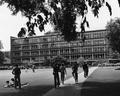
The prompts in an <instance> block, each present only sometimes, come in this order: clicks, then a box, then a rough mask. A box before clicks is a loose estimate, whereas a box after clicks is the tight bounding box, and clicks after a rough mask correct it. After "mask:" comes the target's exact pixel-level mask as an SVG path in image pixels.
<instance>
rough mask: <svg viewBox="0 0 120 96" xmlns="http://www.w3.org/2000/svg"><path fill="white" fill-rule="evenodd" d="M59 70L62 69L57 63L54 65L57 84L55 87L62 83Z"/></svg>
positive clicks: (55, 83) (55, 82)
mask: <svg viewBox="0 0 120 96" xmlns="http://www.w3.org/2000/svg"><path fill="white" fill-rule="evenodd" d="M59 70H60V68H59V65H58V64H55V65H54V66H53V75H54V85H55V88H57V87H59V85H60V79H59Z"/></svg>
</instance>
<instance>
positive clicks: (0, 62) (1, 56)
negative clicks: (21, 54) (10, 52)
mask: <svg viewBox="0 0 120 96" xmlns="http://www.w3.org/2000/svg"><path fill="white" fill-rule="evenodd" d="M3 61H4V54H3V52H1V51H0V65H2V64H3Z"/></svg>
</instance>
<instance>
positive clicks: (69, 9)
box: [0, 0, 120, 41]
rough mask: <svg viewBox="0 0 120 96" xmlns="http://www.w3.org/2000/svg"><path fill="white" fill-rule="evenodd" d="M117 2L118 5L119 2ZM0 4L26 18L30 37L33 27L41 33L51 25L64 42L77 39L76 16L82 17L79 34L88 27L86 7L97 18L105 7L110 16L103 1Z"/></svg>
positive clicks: (29, 0) (12, 1)
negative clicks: (59, 33) (46, 26)
mask: <svg viewBox="0 0 120 96" xmlns="http://www.w3.org/2000/svg"><path fill="white" fill-rule="evenodd" d="M118 2H119V4H120V1H119V0H118ZM0 3H1V4H4V3H7V4H8V7H9V8H10V10H11V11H12V14H13V15H16V14H17V13H18V12H21V13H22V15H23V16H25V17H27V18H28V22H27V23H26V25H27V31H28V33H29V34H30V36H31V35H32V34H33V35H34V34H35V31H34V28H35V27H38V28H39V30H40V31H41V32H42V31H44V25H45V24H47V23H51V24H52V25H54V29H55V30H59V32H61V35H62V36H64V39H65V40H66V41H72V40H76V39H77V35H78V34H77V32H76V22H75V21H76V17H77V16H78V15H79V16H81V17H82V22H81V24H80V28H81V34H83V33H84V32H85V25H87V27H89V23H88V21H87V18H86V15H87V13H88V7H90V8H91V9H92V12H93V14H94V16H97V17H98V15H99V9H100V8H101V7H103V6H107V7H108V9H109V12H110V15H112V11H111V6H110V5H109V4H108V2H106V1H105V0H0ZM23 34H24V32H23ZM81 37H82V35H81ZM83 39H84V36H83ZM83 41H84V40H83Z"/></svg>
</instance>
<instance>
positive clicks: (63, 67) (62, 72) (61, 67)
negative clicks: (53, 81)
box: [60, 63, 67, 84]
mask: <svg viewBox="0 0 120 96" xmlns="http://www.w3.org/2000/svg"><path fill="white" fill-rule="evenodd" d="M60 73H61V81H62V84H64V81H65V74H67V71H66V67H65V65H64V64H63V63H62V64H61V66H60Z"/></svg>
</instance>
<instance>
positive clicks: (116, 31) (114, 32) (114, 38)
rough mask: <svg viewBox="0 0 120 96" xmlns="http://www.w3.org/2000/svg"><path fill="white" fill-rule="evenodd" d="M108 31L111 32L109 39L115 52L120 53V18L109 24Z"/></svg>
mask: <svg viewBox="0 0 120 96" xmlns="http://www.w3.org/2000/svg"><path fill="white" fill-rule="evenodd" d="M106 29H107V31H108V32H109V33H108V35H107V39H108V42H109V45H110V47H111V48H112V50H113V51H117V52H119V53H120V46H119V45H120V18H116V19H111V20H110V22H108V23H107V25H106Z"/></svg>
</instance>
